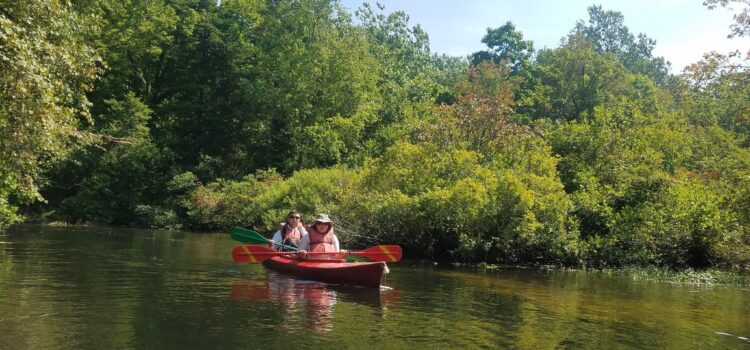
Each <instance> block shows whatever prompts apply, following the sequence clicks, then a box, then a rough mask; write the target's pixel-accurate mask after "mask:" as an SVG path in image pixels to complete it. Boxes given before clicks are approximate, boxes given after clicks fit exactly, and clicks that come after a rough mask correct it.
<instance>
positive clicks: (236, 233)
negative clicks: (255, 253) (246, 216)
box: [231, 227, 298, 251]
mask: <svg viewBox="0 0 750 350" xmlns="http://www.w3.org/2000/svg"><path fill="white" fill-rule="evenodd" d="M231 236H232V239H233V240H235V241H237V242H241V243H249V244H266V245H267V244H268V238H266V237H263V235H261V234H260V233H258V232H255V231H253V230H248V229H246V228H242V227H235V228H233V229H232V233H231ZM274 245H275V246H277V247H282V248H284V249H287V250H294V251H296V250H298V249H297V248H295V247H291V246H288V245H283V244H279V243H275V242H274Z"/></svg>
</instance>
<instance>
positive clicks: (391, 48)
mask: <svg viewBox="0 0 750 350" xmlns="http://www.w3.org/2000/svg"><path fill="white" fill-rule="evenodd" d="M729 3H734V4H735V5H740V6H743V7H744V12H741V13H739V14H738V15H737V16H735V20H736V22H735V23H733V24H732V23H727V33H728V34H730V35H734V36H744V35H748V34H750V19H749V18H750V16H748V9H749V8H750V5H748V4H747V1H743V0H736V1H732V0H708V1H706V6H708V7H716V6H726V5H728V4H729ZM624 23H625V19H624V18H623V16H622V14H621V13H619V12H615V11H609V10H606V9H604V8H602V7H599V6H592V7H590V8H589V10H588V18H587V19H584V20H580V21H578V23H576V24H574V26H572V28H571V30H570V32H568V33H560V34H561V41H560V46H559V47H557V48H554V49H542V50H537V49H535V48H534V46H533V43H532V42H531V41H529V40H526V39H524V37H523V35H522V30H521V29H519V28H516V27H515V25H514V24H513V23H511V22H507V23H504V24H503V23H498V25H499V26H498V27H496V28H489V29H488V30H487V33H486V35H485V36H484V38H483V39H482V43H484V44H486V49H485V50H483V51H480V52H476V53H474V54H472V55H470V56H469V57H450V56H445V55H436V54H433V53H431V52H430V48H429V39H428V35H427V33H425V32H424V31H423V30H422V29H421V28H420V27H419V26H418V25H417V26H412V25H411V24H410V23H409V17H408V15H407V14H405V13H402V12H393V13H388V12H387V11H386V9H384V8H383V7H382V6H380V5H363V6H362V7H361V8H359V9H357V10H356V11H355V12H354V13H353V14H350V13H349V12H348V11H347V10H346V9H344V8H343V7H342V5H341V4H340V3H339V2H338V1H336V0H305V1H302V0H222V1H220V2H217V1H213V0H210V1H209V0H152V1H138V0H96V1H92V0H77V1H73V2H72V3H68V2H66V1H49V0H29V1H5V2H3V4H2V6H1V7H0V45H1V46H0V72H2V74H0V86H2V88H1V89H0V169H1V170H2V172H1V173H0V229H3V228H7V226H8V225H10V224H13V223H16V222H20V221H22V220H24V219H26V220H31V221H33V220H37V221H44V222H67V223H99V224H109V225H129V226H138V227H152V228H170V229H178V228H179V229H190V230H210V231H215V230H227V229H228V228H231V227H232V226H245V227H250V228H253V229H255V230H258V231H261V232H268V231H270V230H272V229H274V227H276V225H278V222H279V221H282V220H283V218H284V216H285V214H286V212H287V211H288V210H290V209H298V210H300V211H301V212H302V214H303V219H305V221H306V222H309V219H311V218H313V217H314V215H315V214H317V213H319V212H326V213H329V214H331V215H332V217H333V218H334V219H335V221H336V224H337V226H336V227H337V232H338V235H339V236H340V238H341V239H342V240H343V243H344V244H345V245H350V246H363V245H365V244H372V243H376V242H377V243H389V244H400V245H402V246H403V247H404V249H405V251H406V252H407V254H408V255H411V256H414V257H423V258H429V259H438V260H448V261H461V262H488V263H512V264H561V265H568V266H592V267H609V266H615V267H616V266H631V265H635V266H645V265H656V266H664V267H673V268H681V267H694V268H703V267H721V268H748V266H750V70H749V68H750V66H748V64H749V63H748V62H750V59H748V57H745V55H744V53H739V52H736V53H730V54H719V53H706V55H705V56H704V59H703V60H701V61H699V62H695V63H694V64H693V65H691V66H689V67H687V68H686V69H685V70H684V71H683V72H681V73H680V74H678V75H675V74H673V73H671V72H670V67H669V63H668V62H666V61H665V60H664V59H663V58H661V57H655V56H654V55H653V53H652V50H653V48H654V46H655V44H656V43H655V41H654V40H652V39H651V38H649V37H648V36H647V35H646V34H635V33H631V32H630V30H629V29H628V28H627V26H625V24H624Z"/></svg>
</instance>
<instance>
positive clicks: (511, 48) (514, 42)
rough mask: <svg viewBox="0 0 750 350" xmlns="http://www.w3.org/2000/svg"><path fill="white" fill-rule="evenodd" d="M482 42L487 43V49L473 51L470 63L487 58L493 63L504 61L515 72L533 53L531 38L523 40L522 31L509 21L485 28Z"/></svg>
mask: <svg viewBox="0 0 750 350" xmlns="http://www.w3.org/2000/svg"><path fill="white" fill-rule="evenodd" d="M482 43H484V44H485V45H487V47H488V48H489V50H484V51H478V52H475V53H473V54H472V55H471V64H472V65H478V64H479V63H480V62H483V61H487V60H491V61H493V62H495V64H500V63H501V62H506V63H507V64H508V65H510V67H511V69H512V70H513V73H514V74H517V73H518V72H519V71H520V70H522V69H524V68H527V67H528V65H529V64H530V63H531V59H532V56H533V55H534V43H533V42H532V41H531V40H523V33H521V32H520V31H517V30H516V26H515V25H513V23H511V22H507V23H505V24H504V25H502V26H500V27H498V28H494V29H493V28H487V34H485V35H484V37H483V38H482Z"/></svg>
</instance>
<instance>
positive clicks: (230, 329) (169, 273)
mask: <svg viewBox="0 0 750 350" xmlns="http://www.w3.org/2000/svg"><path fill="white" fill-rule="evenodd" d="M236 244H237V243H236V242H233V241H231V240H230V238H229V234H228V233H224V234H219V233H217V234H198V233H187V232H178V231H149V230H128V229H113V228H81V227H63V228H58V227H45V226H35V225H20V226H15V227H13V228H11V230H9V231H8V232H5V233H0V349H290V348H292V349H294V348H296V349H307V348H315V349H317V348H326V349H370V348H377V349H420V348H421V349H464V348H469V349H476V348H487V349H493V348H500V349H505V348H509V349H750V339H748V338H750V289H748V288H747V287H736V286H706V285H694V284H670V283H657V282H644V281H637V280H633V279H630V278H626V277H611V276H606V275H604V274H601V273H590V272H589V273H586V272H569V271H567V272H566V271H543V270H532V269H508V270H503V271H500V272H492V273H477V272H472V271H466V270H460V269H453V268H442V267H437V266H431V265H429V264H421V263H415V262H408V261H404V262H400V263H391V264H389V268H390V274H388V275H386V278H385V279H384V280H383V286H381V288H380V290H377V289H369V288H358V287H344V286H337V285H327V284H322V283H318V282H311V281H301V280H296V279H294V278H290V277H288V276H285V275H281V274H278V273H275V272H272V271H267V270H266V269H265V268H264V267H263V266H262V265H250V264H244V265H237V264H234V263H233V262H232V259H231V256H230V251H231V249H232V247H233V246H234V245H236ZM406 254H408V252H406Z"/></svg>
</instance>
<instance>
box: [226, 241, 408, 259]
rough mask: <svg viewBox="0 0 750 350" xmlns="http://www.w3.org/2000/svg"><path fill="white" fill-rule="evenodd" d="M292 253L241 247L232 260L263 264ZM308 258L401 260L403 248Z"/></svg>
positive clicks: (315, 253)
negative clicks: (358, 257) (272, 258)
mask: <svg viewBox="0 0 750 350" xmlns="http://www.w3.org/2000/svg"><path fill="white" fill-rule="evenodd" d="M290 254H294V253H290V252H277V251H274V250H272V249H269V248H266V247H264V246H260V245H240V246H236V247H234V249H233V250H232V258H233V259H234V261H236V262H251V263H254V262H262V261H264V260H266V259H268V258H270V257H273V256H280V255H290ZM307 255H308V256H333V257H339V258H340V257H344V256H347V255H355V256H363V257H366V258H368V259H370V260H373V261H391V262H392V261H399V260H401V247H399V246H394V245H381V246H375V247H371V248H368V249H365V250H363V251H358V252H337V253H330V252H308V253H307Z"/></svg>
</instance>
